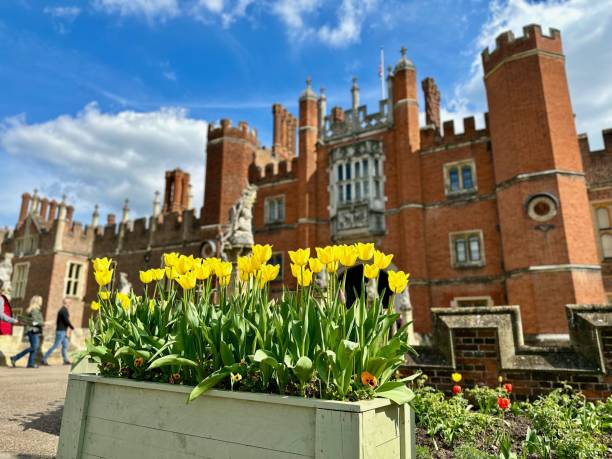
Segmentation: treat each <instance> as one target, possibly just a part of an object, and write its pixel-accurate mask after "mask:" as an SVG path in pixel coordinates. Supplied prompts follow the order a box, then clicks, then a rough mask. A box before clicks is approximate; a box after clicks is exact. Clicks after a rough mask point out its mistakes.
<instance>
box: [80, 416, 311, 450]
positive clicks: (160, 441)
mask: <svg viewBox="0 0 612 459" xmlns="http://www.w3.org/2000/svg"><path fill="white" fill-rule="evenodd" d="M85 435H86V438H85V450H84V452H85V453H86V454H91V455H94V456H97V457H104V458H107V457H108V458H111V457H112V458H113V459H134V458H139V457H146V458H147V459H157V458H160V459H161V458H164V459H166V458H173V459H192V458H196V457H197V458H209V459H232V458H253V459H306V458H308V457H312V456H302V455H298V454H291V453H285V452H279V451H273V450H268V449H262V448H258V447H254V446H248V445H241V444H238V443H233V442H226V441H218V440H213V439H208V438H202V437H197V436H193V435H179V434H176V433H175V432H168V431H164V430H156V429H151V428H148V427H139V426H135V425H129V424H123V423H119V422H114V421H107V420H104V419H98V418H94V417H90V418H89V422H88V423H87V432H86V434H85Z"/></svg>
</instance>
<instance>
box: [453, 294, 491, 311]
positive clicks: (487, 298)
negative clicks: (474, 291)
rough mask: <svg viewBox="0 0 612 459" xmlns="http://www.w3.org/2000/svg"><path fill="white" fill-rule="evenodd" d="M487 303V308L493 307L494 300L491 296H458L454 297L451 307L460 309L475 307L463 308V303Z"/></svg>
mask: <svg viewBox="0 0 612 459" xmlns="http://www.w3.org/2000/svg"><path fill="white" fill-rule="evenodd" d="M482 300H484V301H486V302H487V304H486V305H485V306H487V307H488V306H493V304H494V303H493V298H492V297H491V296H487V295H481V296H456V297H454V298H453V299H452V300H451V302H450V305H451V307H452V308H458V307H473V306H462V305H461V304H460V303H461V302H462V301H482Z"/></svg>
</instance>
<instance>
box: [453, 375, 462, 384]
mask: <svg viewBox="0 0 612 459" xmlns="http://www.w3.org/2000/svg"><path fill="white" fill-rule="evenodd" d="M451 379H452V380H453V382H456V383H458V382H460V381H461V379H462V376H461V373H453V374H452V375H451Z"/></svg>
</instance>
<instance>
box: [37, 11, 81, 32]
mask: <svg viewBox="0 0 612 459" xmlns="http://www.w3.org/2000/svg"><path fill="white" fill-rule="evenodd" d="M43 12H44V13H45V14H48V15H49V16H51V18H52V21H53V27H55V30H56V31H57V32H58V33H61V34H66V33H68V32H69V31H70V25H71V24H72V23H73V22H74V21H75V20H76V18H77V17H78V16H79V14H81V9H80V8H78V7H76V6H56V7H49V6H47V7H45V8H44V9H43Z"/></svg>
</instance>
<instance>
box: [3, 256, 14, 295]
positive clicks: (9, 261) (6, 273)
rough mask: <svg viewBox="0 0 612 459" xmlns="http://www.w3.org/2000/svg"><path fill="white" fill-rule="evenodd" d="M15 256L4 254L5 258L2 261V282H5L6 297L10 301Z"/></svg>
mask: <svg viewBox="0 0 612 459" xmlns="http://www.w3.org/2000/svg"><path fill="white" fill-rule="evenodd" d="M13 256H14V255H13V254H12V253H10V252H7V253H5V254H4V258H3V259H2V261H0V280H2V281H3V282H4V287H3V290H4V295H6V297H7V298H8V299H10V298H11V292H12V290H13V289H12V286H11V278H12V276H13Z"/></svg>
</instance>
